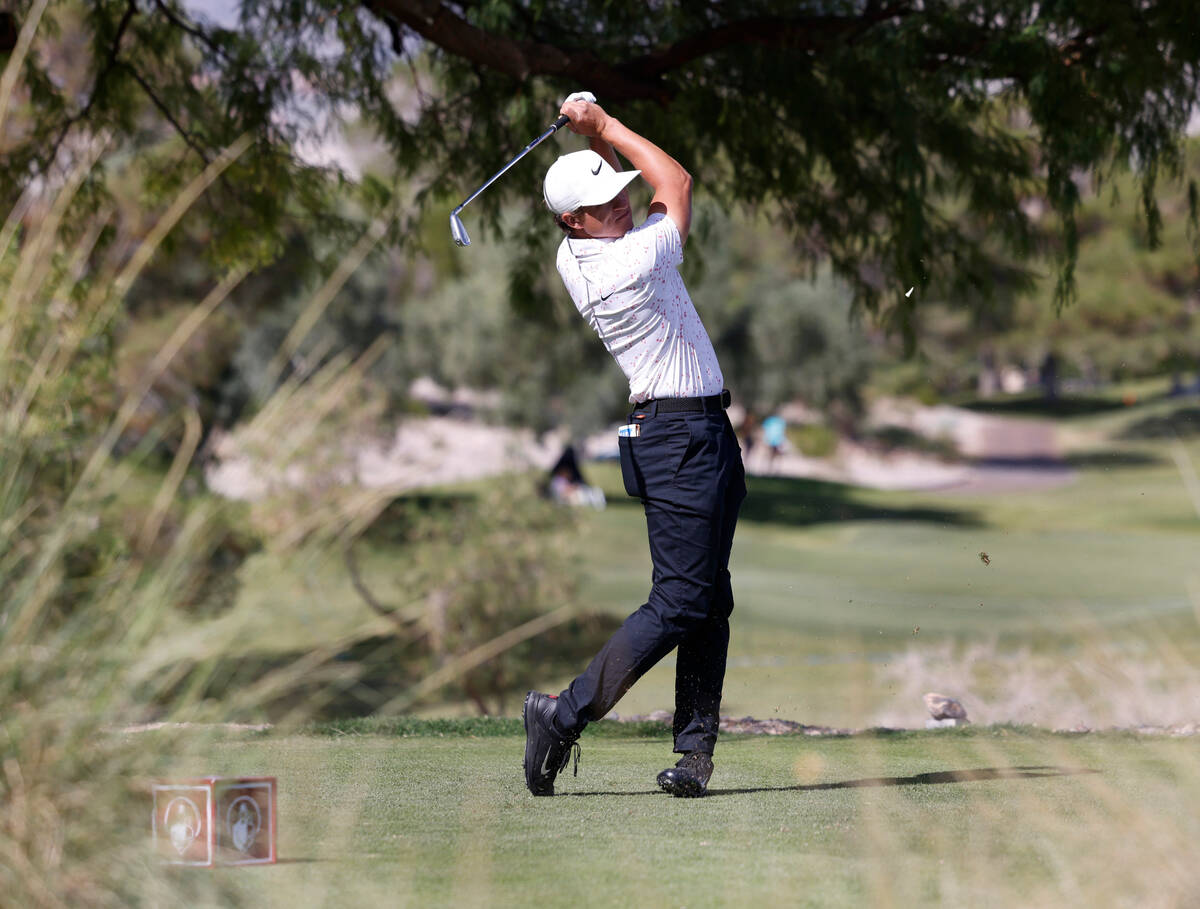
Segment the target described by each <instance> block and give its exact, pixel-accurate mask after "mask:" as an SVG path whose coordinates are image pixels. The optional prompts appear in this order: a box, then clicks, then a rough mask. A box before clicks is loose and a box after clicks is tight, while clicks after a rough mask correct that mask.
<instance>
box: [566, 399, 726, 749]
mask: <svg viewBox="0 0 1200 909" xmlns="http://www.w3.org/2000/svg"><path fill="white" fill-rule="evenodd" d="M629 422H630V423H636V424H638V425H640V426H641V435H640V436H637V437H634V438H625V437H622V438H621V439H620V445H621V474H622V477H623V479H624V481H625V491H626V492H627V493H629V494H630V495H631V496H634V497H636V498H640V499H641V500H642V504H643V506H644V507H645V511H646V529H647V531H648V533H649V537H650V557H651V560H652V561H653V564H654V574H653V586H652V587H651V589H650V596H649V598H648V599H647V600H646V603H645V604H644V605H643V606H642V607H641V608H640V609H638V610H637V611H636V612H634V613H633V614H632V615H631V616H629V618H627V619H626V620H625V622H624V624H622V625H621V627H620V628H619V629H617V631H616V632H615V633H614V634H613V636H612V637H611V638H610V639H609V641H608V643H607V644H605V645H604V647H603V649H602V650H601V651H600V653H599V654H597V655H596V657H595V659H593V660H592V662H591V664H590V665H589V666H588V667H587V669H586V670H584V672H583V674H582V675H580V676H579V677H578V678H577V679H575V681H573V682H572V683H571V685H570V687H569V688H567V690H566V691H564V692H563V693H562V694H561V695H559V699H558V711H557V715H556V718H555V725H556V726H558V727H559V732H561V733H562V734H564V735H575V734H578V733H579V732H580V731H582V729H583V727H584V726H586V725H587V724H588V723H589V722H591V721H592V720H598V719H601V718H602V717H604V716H605V715H606V714H607V713H608V712H609V711H610V710H612V708H613V706H614V705H615V704H616V703H617V701H619V700H620V699H621V697H622V695H624V694H625V692H626V691H628V690H629V688H630V686H631V685H633V683H634V682H636V681H637V680H638V679H639V678H641V676H642V675H643V674H644V673H645V672H646V671H647V670H648V669H650V667H651V666H653V665H654V664H655V663H657V662H658V661H659V660H661V659H662V658H663V657H664V656H666V655H667V654H668V653H670V652H671V650H672V649H674V648H676V647H678V648H679V651H678V653H677V655H676V667H675V727H674V733H675V751H677V752H679V753H681V754H682V753H686V752H689V751H703V752H706V753H708V754H711V753H712V751H713V747H714V746H715V745H716V741H717V726H718V722H719V718H720V709H721V686H722V685H723V683H724V680H725V656H726V652H727V651H728V649H729V614H730V613H731V612H732V611H733V589H732V587H731V586H730V579H729V551H730V548H731V547H732V546H733V532H734V528H735V527H736V525H737V517H738V509H739V508H740V507H741V504H742V500H743V499H745V497H746V473H745V470H744V469H743V468H742V454H741V449H740V448H739V447H738V442H737V436H735V435H734V432H733V427H732V426H730V424H729V418H728V417H727V416H726V415H725V412H724V411H716V412H712V413H658V412H657V408H656V405H655V404H654V403H651V404H649V405H648V406H647V407H646V408H643V409H638V410H634V411H633V413H632V414H630V416H629Z"/></svg>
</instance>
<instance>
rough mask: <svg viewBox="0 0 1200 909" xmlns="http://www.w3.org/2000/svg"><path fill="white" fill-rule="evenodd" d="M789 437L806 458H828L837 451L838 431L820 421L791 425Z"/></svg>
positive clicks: (788, 431) (789, 440)
mask: <svg viewBox="0 0 1200 909" xmlns="http://www.w3.org/2000/svg"><path fill="white" fill-rule="evenodd" d="M787 439H788V442H789V443H790V444H791V446H792V447H793V448H794V449H796V451H798V452H800V454H802V455H804V456H805V457H806V458H828V457H830V456H831V455H832V454H833V453H834V452H835V451H837V444H838V435H837V433H836V432H834V431H833V430H832V429H830V428H829V427H828V426H824V425H822V424H819V423H807V424H804V425H802V426H789V427H788V428H787Z"/></svg>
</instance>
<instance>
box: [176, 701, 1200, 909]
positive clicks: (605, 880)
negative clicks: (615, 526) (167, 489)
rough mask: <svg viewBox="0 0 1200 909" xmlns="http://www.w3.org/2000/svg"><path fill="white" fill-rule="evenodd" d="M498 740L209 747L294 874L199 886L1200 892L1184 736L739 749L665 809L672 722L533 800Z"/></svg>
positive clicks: (273, 895)
mask: <svg viewBox="0 0 1200 909" xmlns="http://www.w3.org/2000/svg"><path fill="white" fill-rule="evenodd" d="M490 725H491V726H492V727H493V728H488V726H489V724H487V723H483V724H482V726H481V724H480V723H479V722H478V721H475V722H474V723H470V722H468V723H460V724H458V726H457V727H456V726H455V724H454V723H453V722H450V721H443V722H441V723H436V724H435V723H429V724H424V725H422V724H421V723H420V722H419V721H406V722H405V723H402V724H393V725H391V726H389V725H388V724H387V723H386V722H382V721H381V722H380V723H379V724H378V725H377V727H376V728H377V729H378V731H377V732H371V731H359V732H357V733H352V734H346V733H345V731H344V730H341V731H335V730H328V731H323V730H315V731H313V732H311V733H310V734H305V735H286V736H285V735H279V736H275V735H268V736H257V737H253V738H246V737H239V736H231V737H228V738H227V739H225V740H224V741H221V742H217V743H211V742H210V743H208V744H206V745H204V746H203V748H202V749H201V750H202V751H203V752H205V757H204V760H206V761H207V765H208V766H210V767H212V768H213V769H214V770H215V771H218V772H228V773H237V772H242V771H243V770H245V769H246V768H249V767H259V766H270V767H273V768H274V769H275V770H276V771H277V773H278V775H279V778H280V780H281V785H280V790H279V793H280V794H279V799H280V802H279V811H280V841H279V857H280V863H279V864H278V865H277V866H274V867H270V868H257V869H243V870H236V871H218V872H216V876H215V878H214V880H213V881H211V882H208V881H204V882H201V884H202V886H201V891H203V886H209V887H211V888H212V893H213V896H212V899H213V901H214V902H213V903H211V904H212V905H246V906H250V905H264V904H266V905H280V906H290V907H302V906H346V905H372V906H373V905H389V906H527V905H531V904H536V903H544V904H547V905H554V906H566V905H579V906H630V905H646V906H660V905H661V906H742V905H763V904H765V905H801V906H863V905H881V906H926V905H947V906H962V905H996V906H1015V905H1020V906H1030V907H1038V906H1060V905H1062V906H1098V905H1148V904H1153V905H1163V906H1175V905H1179V906H1183V905H1188V904H1189V900H1194V898H1195V897H1196V896H1197V895H1200V866H1197V865H1196V863H1195V862H1194V856H1195V852H1194V844H1195V842H1196V841H1197V837H1198V836H1200V815H1198V814H1197V812H1195V811H1194V810H1192V809H1193V806H1194V805H1195V804H1196V800H1197V798H1200V762H1197V760H1196V757H1197V754H1196V744H1195V740H1194V739H1192V740H1172V739H1166V738H1162V737H1155V738H1147V737H1136V736H1132V735H1125V734H1115V733H1107V734H1100V735H1095V734H1093V735H1090V736H1070V735H1061V734H1060V735H1055V734H1049V733H1045V732H1038V731H1036V730H1031V729H1021V728H1015V727H1012V728H1010V727H999V728H993V729H965V730H945V731H935V732H916V733H893V734H870V735H858V736H852V737H840V738H838V737H834V738H812V737H806V736H778V737H773V736H725V737H723V738H722V741H721V743H720V746H719V749H718V755H717V772H716V774H715V775H714V778H713V780H712V783H711V784H710V785H711V788H710V794H709V795H708V796H707V797H706V798H704V799H673V798H671V797H670V796H668V795H666V794H664V793H662V792H659V791H657V789H656V788H655V786H654V774H655V773H656V772H657V771H658V770H659V769H661V768H662V767H663V766H666V765H668V763H669V762H670V761H671V758H672V755H671V754H670V739H669V736H668V735H667V731H666V729H665V727H661V729H660V731H659V732H658V733H657V734H655V735H650V736H647V735H645V730H643V729H637V730H633V731H632V734H628V732H627V730H625V728H624V727H622V726H619V725H617V724H612V723H607V724H606V723H600V724H597V725H596V726H594V727H592V728H591V729H589V730H588V731H587V732H585V734H584V737H583V740H582V743H583V761H582V763H581V765H580V771H579V776H578V777H572V776H570V775H569V773H568V774H567V775H565V776H562V777H560V778H559V781H558V784H557V787H556V788H557V792H558V794H557V795H556V796H555V797H554V798H534V797H533V796H531V795H530V794H529V793H528V792H527V791H526V790H525V788H524V783H523V776H522V773H521V768H520V760H521V754H522V750H523V749H522V743H523V738H522V736H521V734H520V729H519V723H518V722H517V721H513V720H507V721H492V723H491V724H490ZM606 727H607V728H606ZM360 729H361V730H369V729H370V723H367V724H365V725H362V726H360ZM328 732H335V734H328ZM397 733H400V734H397ZM187 883H188V885H189V886H190V887H192V888H193V889H192V891H191V898H192V904H193V905H204V904H205V901H204V898H203V892H201V893H199V894H198V893H196V892H195V887H196V881H195V880H194V879H192V880H190V881H188V882H187ZM218 894H219V895H218Z"/></svg>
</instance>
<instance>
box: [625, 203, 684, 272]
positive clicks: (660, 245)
mask: <svg viewBox="0 0 1200 909" xmlns="http://www.w3.org/2000/svg"><path fill="white" fill-rule="evenodd" d="M639 235H644V236H645V238H646V239H648V240H651V241H652V242H653V244H654V246H653V255H654V266H655V267H659V266H663V265H666V266H668V267H670V268H678V267H679V266H680V265H681V264H682V263H683V241H682V240H681V239H680V238H679V227H678V226H677V225H676V224H675V222H674V221H673V220H671V216H670V215H668V214H666V213H665V212H655V213H654V214H652V215H651V216H650V217H649V218H647V219H646V220H645V221H643V222H642V224H641V226H640V227H636V228H634V229H633V230H631V231H630V232H629V233H628V234H626V235H625V238H624V239H626V240H629V239H630V238H636V237H638V236H639Z"/></svg>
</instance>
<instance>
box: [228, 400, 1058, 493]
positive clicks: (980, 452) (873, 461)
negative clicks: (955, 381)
mask: <svg viewBox="0 0 1200 909" xmlns="http://www.w3.org/2000/svg"><path fill="white" fill-rule="evenodd" d="M871 420H872V422H874V423H876V424H880V425H885V424H890V425H895V426H902V427H905V428H907V429H910V430H912V431H914V432H918V433H920V434H921V435H924V436H927V437H930V438H939V437H942V438H948V439H950V440H951V441H953V442H954V443H955V445H956V446H957V447H958V450H959V451H960V452H961V453H962V454H963V455H964V456H966V457H967V458H968V459H970V460H967V461H962V462H946V461H942V460H939V459H937V458H933V457H928V456H923V455H918V454H912V453H899V454H894V455H891V456H883V455H880V454H878V453H875V452H872V451H868V450H866V449H865V448H863V447H861V446H858V445H854V444H851V443H845V442H844V443H843V444H842V445H841V446H839V449H838V451H837V452H836V454H835V456H834V457H832V458H829V459H820V458H807V457H805V456H804V455H802V454H799V453H797V452H792V451H785V452H783V453H782V454H780V455H778V456H777V457H774V458H772V457H771V453H770V452H769V451H767V450H766V448H765V446H763V445H761V444H759V445H755V446H753V447H752V449H751V451H750V453H749V455H748V456H747V458H746V468H747V470H748V471H749V472H750V473H752V474H759V475H766V474H770V475H776V476H787V477H807V478H813V479H820V480H828V481H831V482H839V483H849V484H853V485H857V486H866V487H870V488H874V489H928V490H945V491H948V492H1003V491H1006V490H1014V489H1030V488H1035V489H1036V488H1044V487H1050V486H1058V485H1061V484H1064V483H1069V482H1071V480H1072V479H1073V478H1074V472H1073V471H1072V470H1071V469H1070V468H1069V467H1067V466H1066V465H1065V464H1064V463H1063V462H1062V460H1061V457H1060V453H1059V447H1058V441H1057V438H1056V436H1055V429H1054V426H1053V424H1051V423H1048V422H1043V421H1038V420H1018V419H1010V418H1006V417H994V416H987V415H983V414H977V413H973V412H971V411H966V410H961V409H959V408H954V407H947V406H938V407H921V406H918V405H913V404H909V403H907V402H899V401H884V402H881V403H880V404H878V405H877V406H876V408H875V409H874V410H873V412H872V414H871ZM736 422H737V421H736V420H735V425H736ZM616 441H617V435H616V429H615V427H614V428H611V429H609V430H607V431H605V432H602V433H597V434H596V435H594V436H592V437H590V438H588V439H587V440H586V441H585V442H584V444H583V454H584V455H585V457H587V458H592V459H603V458H615V457H616V455H617V444H616ZM564 444H565V438H564V436H563V435H561V434H559V433H548V434H546V435H543V436H541V437H536V436H534V434H533V433H531V432H529V431H528V430H520V429H511V428H508V427H504V426H492V425H488V424H485V423H482V422H479V421H477V420H473V419H470V418H468V417H465V416H445V417H426V418H420V419H408V420H405V421H404V422H403V423H401V424H400V425H399V426H398V427H397V428H396V429H395V430H394V432H392V433H391V434H390V436H387V437H385V438H381V439H374V440H362V441H361V442H360V443H359V444H355V445H352V446H349V447H348V450H347V455H346V458H345V463H344V464H343V465H342V466H341V467H340V468H339V469H338V470H337V473H338V475H339V476H338V479H339V480H340V481H342V482H350V483H354V484H358V485H360V486H363V487H366V488H389V489H395V490H397V491H404V490H407V489H417V488H421V487H428V486H437V485H443V484H448V483H456V482H461V481H464V480H471V479H476V478H480V477H487V476H494V475H498V474H503V473H509V472H512V471H515V470H525V469H530V468H535V469H542V470H548V469H549V468H550V466H551V465H552V464H553V463H554V462H555V460H557V458H558V456H559V454H560V453H561V452H562V448H563V445H564ZM214 451H215V455H216V456H215V458H214V459H213V461H212V462H211V463H210V465H209V467H208V469H207V470H206V477H207V481H208V485H209V487H210V488H211V489H212V490H213V491H214V492H216V493H218V494H220V495H223V496H225V497H227V498H232V499H242V500H253V499H258V498H261V497H263V496H264V495H267V494H268V493H269V492H270V490H271V488H272V486H273V485H274V484H278V483H282V484H285V485H297V484H301V483H304V482H307V481H308V480H309V479H310V478H308V477H306V476H305V472H304V471H303V470H302V469H291V470H288V471H286V472H285V473H284V475H283V476H282V477H278V478H274V479H272V478H269V477H268V476H267V475H266V471H265V469H264V468H262V467H261V466H260V465H258V464H256V463H255V461H254V460H253V459H252V458H251V457H249V456H248V455H246V454H244V453H243V452H241V451H240V449H239V446H238V441H237V433H236V431H235V432H234V433H231V434H229V435H226V436H224V437H222V438H221V439H219V440H218V442H217V443H216V445H215V446H214Z"/></svg>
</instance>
